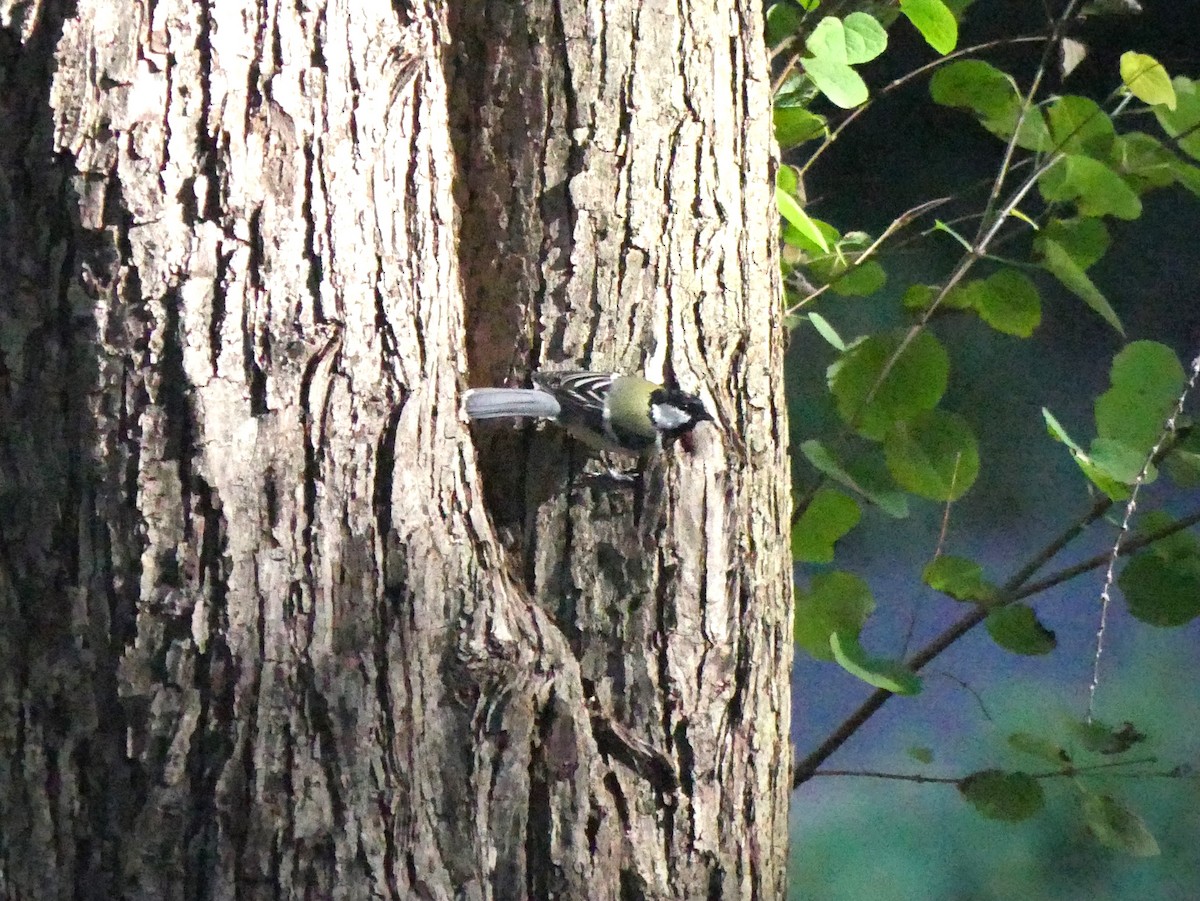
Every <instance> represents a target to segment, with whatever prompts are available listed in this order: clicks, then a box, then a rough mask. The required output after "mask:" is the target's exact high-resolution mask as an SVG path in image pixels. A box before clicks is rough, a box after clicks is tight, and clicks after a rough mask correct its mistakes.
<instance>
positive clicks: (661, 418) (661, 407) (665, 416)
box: [650, 404, 692, 432]
mask: <svg viewBox="0 0 1200 901" xmlns="http://www.w3.org/2000/svg"><path fill="white" fill-rule="evenodd" d="M650 418H651V419H653V420H654V425H655V427H657V428H659V429H661V430H663V431H666V432H670V431H673V430H675V429H678V428H682V427H683V426H685V425H688V424H689V423H690V422H691V421H692V414H691V413H688V412H687V411H686V410H681V409H679V408H678V407H677V406H675V405H674V404H651V405H650Z"/></svg>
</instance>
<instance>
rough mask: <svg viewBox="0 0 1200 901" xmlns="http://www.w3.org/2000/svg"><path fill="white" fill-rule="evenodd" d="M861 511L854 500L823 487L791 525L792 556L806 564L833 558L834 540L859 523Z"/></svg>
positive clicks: (823, 561)
mask: <svg viewBox="0 0 1200 901" xmlns="http://www.w3.org/2000/svg"><path fill="white" fill-rule="evenodd" d="M861 517H862V511H861V510H859V509H858V504H856V503H855V502H854V499H853V498H851V497H849V496H847V495H845V494H843V493H842V492H840V491H837V490H835V489H833V488H822V489H821V490H820V491H818V492H817V493H816V495H815V496H814V497H813V499H812V503H810V504H809V505H808V509H807V510H805V511H804V515H803V516H801V517H800V519H799V521H798V522H797V523H796V525H794V526H793V527H792V559H794V560H802V561H805V562H807V563H829V562H831V561H832V560H833V543H834V542H835V541H837V540H838V539H839V538H841V537H842V536H843V535H845V534H846V533H847V532H849V531H850V530H851V529H853V528H854V527H855V526H856V525H858V521H859V519H860V518H861Z"/></svg>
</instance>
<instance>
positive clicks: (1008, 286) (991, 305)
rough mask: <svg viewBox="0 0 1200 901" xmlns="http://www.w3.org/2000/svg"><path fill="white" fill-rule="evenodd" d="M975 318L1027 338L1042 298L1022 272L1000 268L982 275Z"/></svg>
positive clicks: (1037, 317) (1036, 321)
mask: <svg viewBox="0 0 1200 901" xmlns="http://www.w3.org/2000/svg"><path fill="white" fill-rule="evenodd" d="M975 309H976V311H977V312H978V313H979V318H980V319H982V320H983V321H984V322H986V323H987V324H988V325H990V326H991V327H992V328H994V329H995V330H996V331H998V332H1004V333H1005V334H1006V335H1016V336H1017V337H1018V338H1028V337H1029V336H1030V335H1032V334H1033V330H1034V329H1035V328H1037V327H1038V325H1039V324H1040V323H1041V321H1042V300H1041V298H1040V297H1039V296H1038V290H1037V287H1036V286H1035V285H1034V284H1033V282H1032V281H1031V280H1030V279H1029V277H1028V276H1026V275H1025V274H1024V273H1021V272H1017V271H1016V270H1015V269H1001V270H1000V271H999V272H997V273H995V274H994V275H991V276H989V277H988V278H986V279H984V280H983V281H982V282H981V283H980V285H979V294H978V296H977V297H976V298H975Z"/></svg>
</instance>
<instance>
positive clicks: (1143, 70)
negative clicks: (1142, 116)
mask: <svg viewBox="0 0 1200 901" xmlns="http://www.w3.org/2000/svg"><path fill="white" fill-rule="evenodd" d="M1121 81H1123V82H1125V87H1127V88H1129V93H1131V94H1132V95H1133V96H1134V97H1136V98H1137V99H1138V100H1140V101H1142V102H1143V103H1148V104H1149V105H1150V106H1165V107H1166V108H1167V109H1175V88H1174V87H1172V86H1171V76H1170V75H1168V74H1167V70H1166V69H1164V68H1163V66H1162V63H1160V62H1159V61H1158V60H1156V59H1155V58H1154V57H1153V56H1147V55H1146V54H1145V53H1134V52H1133V51H1132V50H1130V51H1128V52H1126V53H1122V54H1121Z"/></svg>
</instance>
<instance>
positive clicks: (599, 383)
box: [463, 369, 713, 455]
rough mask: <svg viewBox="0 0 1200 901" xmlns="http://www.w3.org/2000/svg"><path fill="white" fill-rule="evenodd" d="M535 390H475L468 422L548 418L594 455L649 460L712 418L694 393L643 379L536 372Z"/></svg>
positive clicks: (467, 399) (469, 397)
mask: <svg viewBox="0 0 1200 901" xmlns="http://www.w3.org/2000/svg"><path fill="white" fill-rule="evenodd" d="M530 378H531V381H532V382H533V387H532V388H472V389H470V390H468V391H467V392H466V393H465V394H464V395H463V407H464V411H465V412H466V414H467V418H468V419H472V420H484V419H502V418H506V417H525V418H536V419H549V420H551V421H553V422H556V423H557V424H559V425H560V426H562V427H563V428H565V429H566V430H567V431H568V432H569V433H570V434H571V435H573V436H574V437H576V438H578V439H579V440H580V441H582V442H583V443H584V444H586V445H588V446H589V447H591V448H593V449H595V450H607V451H616V452H620V453H625V454H635V455H645V454H653V453H657V452H659V451H661V450H662V449H663V448H664V447H666V446H668V445H670V444H671V442H672V441H674V440H675V439H676V438H679V437H681V436H683V435H686V434H687V433H688V432H690V431H691V430H692V429H693V428H695V427H696V426H697V425H698V424H700V423H701V422H712V421H713V417H712V416H711V415H710V414H709V412H708V410H707V409H706V408H705V406H704V402H703V401H702V400H701V399H700V398H699V397H697V396H696V395H694V394H689V393H687V392H686V391H680V390H679V389H676V388H667V387H666V386H664V385H660V384H658V383H657V382H652V381H650V380H649V379H645V378H642V377H641V376H638V375H626V374H622V373H619V372H589V371H586V370H579V369H572V370H557V371H547V372H535V373H533V374H532V376H531V377H530Z"/></svg>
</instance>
